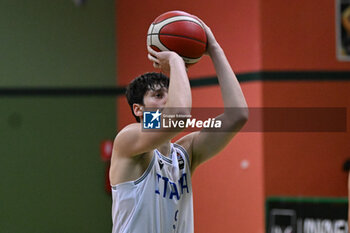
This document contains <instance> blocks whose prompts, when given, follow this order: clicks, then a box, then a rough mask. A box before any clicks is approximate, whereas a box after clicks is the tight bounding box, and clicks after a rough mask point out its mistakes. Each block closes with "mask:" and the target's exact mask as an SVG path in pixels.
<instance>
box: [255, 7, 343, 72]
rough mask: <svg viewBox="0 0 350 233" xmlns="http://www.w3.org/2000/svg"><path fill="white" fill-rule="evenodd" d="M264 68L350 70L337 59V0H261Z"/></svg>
mask: <svg viewBox="0 0 350 233" xmlns="http://www.w3.org/2000/svg"><path fill="white" fill-rule="evenodd" d="M261 6H262V8H261V12H262V13H261V29H262V30H261V32H262V34H261V35H262V36H261V38H262V41H261V43H262V45H261V47H262V68H263V70H293V71H296V70H318V71H320V70H331V71H333V70H350V65H349V63H348V62H339V61H337V59H336V43H335V40H336V37H335V1H326V0H322V1H280V0H269V1H261Z"/></svg>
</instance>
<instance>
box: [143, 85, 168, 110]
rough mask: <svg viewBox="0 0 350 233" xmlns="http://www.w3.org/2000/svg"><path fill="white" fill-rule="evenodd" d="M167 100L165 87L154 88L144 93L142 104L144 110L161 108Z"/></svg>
mask: <svg viewBox="0 0 350 233" xmlns="http://www.w3.org/2000/svg"><path fill="white" fill-rule="evenodd" d="M167 98H168V89H167V88H165V87H159V88H155V89H154V90H149V91H147V92H146V94H145V96H144V98H143V103H144V105H145V107H146V108H163V107H164V106H165V104H166V101H167Z"/></svg>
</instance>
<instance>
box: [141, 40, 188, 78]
mask: <svg viewBox="0 0 350 233" xmlns="http://www.w3.org/2000/svg"><path fill="white" fill-rule="evenodd" d="M147 50H148V59H149V60H150V61H151V62H153V67H154V68H157V69H160V70H161V71H162V72H164V73H169V72H170V60H172V59H180V60H181V61H183V60H182V58H181V57H180V56H179V55H178V54H177V53H175V52H172V51H161V52H157V51H155V50H154V49H152V48H151V47H150V46H147Z"/></svg>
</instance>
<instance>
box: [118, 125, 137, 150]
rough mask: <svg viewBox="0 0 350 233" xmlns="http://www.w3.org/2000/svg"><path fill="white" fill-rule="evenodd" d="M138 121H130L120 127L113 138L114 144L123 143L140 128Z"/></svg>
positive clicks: (132, 136)
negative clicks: (130, 122)
mask: <svg viewBox="0 0 350 233" xmlns="http://www.w3.org/2000/svg"><path fill="white" fill-rule="evenodd" d="M140 128H141V127H140V123H132V124H129V125H127V126H125V127H124V128H123V129H121V130H120V131H119V132H118V133H117V135H116V136H115V138H114V145H117V146H120V145H125V143H126V142H128V141H129V140H131V139H132V138H134V137H135V135H136V134H137V133H138V132H139V131H140V130H141V129H140Z"/></svg>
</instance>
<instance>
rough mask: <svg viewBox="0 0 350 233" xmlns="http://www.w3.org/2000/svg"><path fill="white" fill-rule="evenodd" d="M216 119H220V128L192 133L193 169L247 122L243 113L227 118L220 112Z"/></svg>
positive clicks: (220, 148) (215, 153)
mask: <svg viewBox="0 0 350 233" xmlns="http://www.w3.org/2000/svg"><path fill="white" fill-rule="evenodd" d="M216 119H218V120H221V121H222V128H221V129H215V130H214V129H210V130H205V129H204V130H203V129H202V130H201V131H199V132H195V133H193V134H194V135H193V141H192V165H191V169H192V171H194V170H195V169H196V168H197V167H198V166H199V165H200V164H201V163H203V162H205V161H206V160H208V159H210V158H212V157H213V156H215V155H217V154H218V153H219V152H220V151H221V150H223V149H224V148H225V146H226V145H227V144H228V143H229V142H230V141H231V140H232V138H233V137H234V136H235V135H236V134H237V133H238V132H239V130H240V129H241V128H242V127H243V126H244V124H245V123H246V122H247V117H245V116H244V115H242V116H239V115H238V116H237V115H236V117H235V118H232V117H231V118H230V119H227V116H226V115H225V114H222V115H220V116H218V117H216Z"/></svg>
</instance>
